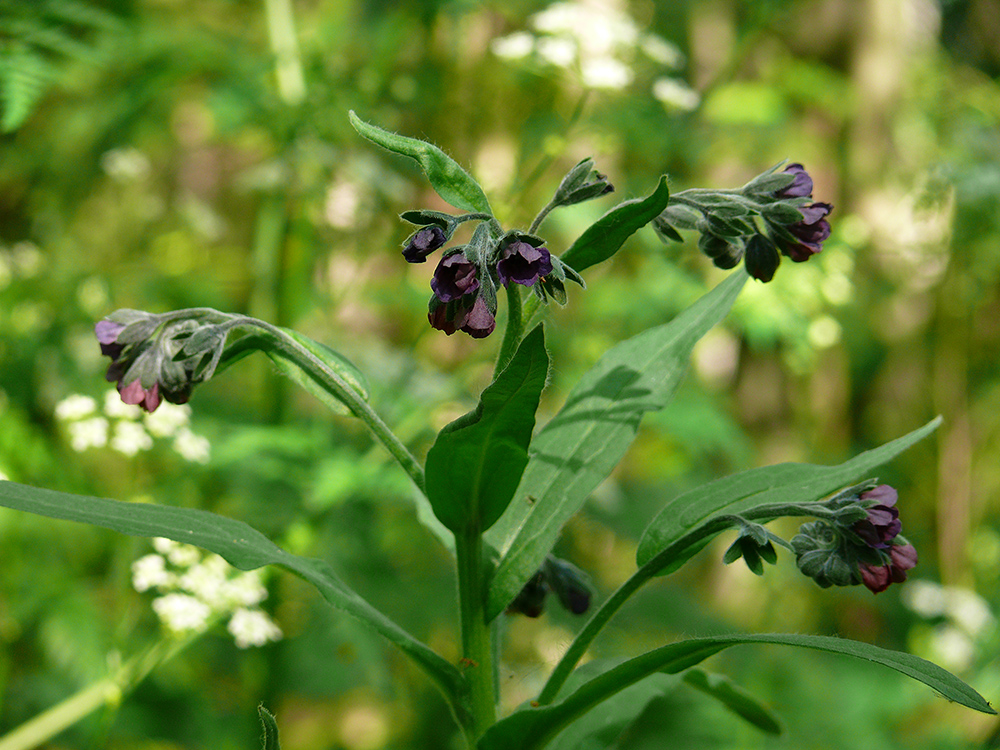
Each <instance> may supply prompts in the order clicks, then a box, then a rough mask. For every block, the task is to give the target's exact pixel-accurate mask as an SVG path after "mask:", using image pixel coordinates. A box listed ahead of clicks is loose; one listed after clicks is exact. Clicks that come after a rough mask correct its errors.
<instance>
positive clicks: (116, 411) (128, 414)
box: [104, 388, 162, 419]
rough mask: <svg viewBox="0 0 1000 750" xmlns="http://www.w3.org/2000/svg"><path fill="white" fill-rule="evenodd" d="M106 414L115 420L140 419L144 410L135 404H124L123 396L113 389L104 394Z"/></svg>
mask: <svg viewBox="0 0 1000 750" xmlns="http://www.w3.org/2000/svg"><path fill="white" fill-rule="evenodd" d="M161 406H162V404H161ZM104 413H105V414H107V415H108V416H109V417H112V418H113V419H138V418H139V417H140V416H142V409H140V408H139V407H138V406H136V405H135V404H126V403H123V402H122V398H121V395H119V393H118V391H117V390H116V389H114V388H112V389H111V390H110V391H108V392H107V393H105V394H104Z"/></svg>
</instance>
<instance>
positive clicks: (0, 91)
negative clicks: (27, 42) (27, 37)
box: [0, 49, 55, 133]
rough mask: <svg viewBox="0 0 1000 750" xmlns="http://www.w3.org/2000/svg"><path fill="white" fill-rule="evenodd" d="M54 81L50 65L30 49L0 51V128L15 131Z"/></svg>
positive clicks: (8, 131) (6, 131)
mask: <svg viewBox="0 0 1000 750" xmlns="http://www.w3.org/2000/svg"><path fill="white" fill-rule="evenodd" d="M53 80H55V71H54V70H53V68H52V65H51V64H50V63H49V62H48V61H47V60H46V59H45V58H44V57H42V56H41V55H39V54H38V53H36V52H34V51H32V50H30V49H21V50H14V49H7V50H0V104H2V105H3V115H2V116H0V130H2V131H3V132H5V133H10V132H12V131H14V130H17V128H19V127H20V126H21V124H22V123H23V122H24V121H25V120H26V119H27V118H28V116H29V115H30V114H31V112H32V110H34V108H35V105H37V104H38V102H39V100H40V99H41V98H42V95H43V94H44V93H45V90H46V89H47V88H48V87H49V86H50V85H51V84H52V82H53Z"/></svg>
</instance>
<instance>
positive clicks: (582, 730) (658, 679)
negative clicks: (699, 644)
mask: <svg viewBox="0 0 1000 750" xmlns="http://www.w3.org/2000/svg"><path fill="white" fill-rule="evenodd" d="M622 661H624V660H623V659H616V660H609V659H604V660H598V661H592V662H588V663H587V664H585V665H583V666H582V667H580V668H579V669H578V670H576V672H574V673H573V675H572V677H571V678H570V681H569V682H567V683H566V685H567V688H571V687H573V686H574V680H575V681H576V682H578V683H579V684H583V683H584V682H586V681H588V680H589V679H592V678H593V677H596V676H597V675H598V674H600V673H601V672H605V671H607V670H609V669H611V668H613V667H614V666H617V665H618V664H620V663H621V662H622ZM680 682H681V680H680V678H679V677H678V676H677V675H670V674H652V675H650V676H649V677H647V678H646V679H644V680H639V681H638V682H637V683H635V684H634V685H630V686H629V687H627V688H625V689H624V690H622V691H621V692H620V693H618V694H617V695H614V696H612V697H611V698H609V699H608V700H606V701H604V703H602V704H601V709H600V711H588V712H587V713H585V714H584V715H583V716H580V717H579V718H577V719H576V721H574V722H573V723H572V724H570V725H569V726H568V727H566V729H565V730H564V731H562V732H560V733H559V735H558V736H557V737H556V738H555V740H553V742H552V744H551V745H550V750H607V748H610V747H619V745H618V744H617V740H619V738H620V737H621V735H622V734H623V733H624V732H625V731H626V730H627V729H628V728H629V727H630V726H631V725H632V723H633V722H635V720H636V719H637V718H639V716H640V715H641V714H642V713H643V712H644V711H645V710H646V709H647V708H648V707H649V705H650V703H652V702H653V701H654V700H656V699H657V698H662V697H663V696H665V695H668V694H670V693H671V692H673V691H674V690H675V689H676V688H677V686H678V685H679V684H680Z"/></svg>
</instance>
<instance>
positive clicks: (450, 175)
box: [349, 111, 493, 214]
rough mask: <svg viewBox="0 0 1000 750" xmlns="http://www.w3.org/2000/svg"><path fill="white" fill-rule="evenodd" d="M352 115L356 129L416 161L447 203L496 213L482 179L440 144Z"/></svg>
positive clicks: (389, 148) (486, 212)
mask: <svg viewBox="0 0 1000 750" xmlns="http://www.w3.org/2000/svg"><path fill="white" fill-rule="evenodd" d="M349 117H350V118H351V125H353V126H354V129H355V130H357V131H358V132H359V133H360V134H361V135H363V136H364V137H365V138H367V139H368V140H370V141H371V142H372V143H377V144H378V145H379V146H381V147H382V148H384V149H388V150H389V151H392V152H393V153H396V154H400V155H402V156H408V157H410V158H411V159H413V160H414V161H416V162H417V163H418V164H419V165H420V167H421V168H422V169H423V170H424V173H425V174H426V175H427V179H428V180H430V183H431V187H433V188H434V190H436V191H437V194H438V195H440V196H441V197H442V198H444V199H445V200H446V201H448V203H450V204H451V205H453V206H457V207H458V208H462V209H465V210H466V211H477V212H480V213H484V214H492V213H493V211H492V209H491V208H490V202H489V201H488V200H487V199H486V193H484V192H483V189H482V187H480V185H479V183H478V182H476V181H475V180H474V179H472V176H471V175H470V174H469V173H468V172H466V171H465V170H464V169H462V167H461V166H459V164H458V162H456V161H455V160H454V159H452V158H451V157H450V156H448V155H447V154H446V153H445V152H444V151H442V150H441V149H439V148H438V147H437V146H433V145H431V144H430V143H427V142H426V141H421V140H418V139H416V138H407V137H406V136H402V135H396V134H395V133H390V132H389V131H388V130H383V129H382V128H380V127H378V126H376V125H371V124H370V123H367V122H365V121H364V120H362V119H361V118H359V117H358V116H357V115H356V114H354V112H353V111H351V112H350V113H349Z"/></svg>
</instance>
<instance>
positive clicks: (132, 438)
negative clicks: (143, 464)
mask: <svg viewBox="0 0 1000 750" xmlns="http://www.w3.org/2000/svg"><path fill="white" fill-rule="evenodd" d="M111 447H112V448H114V449H115V450H116V451H118V452H119V453H124V454H125V455H126V456H134V455H135V454H136V453H138V452H139V451H148V450H149V449H150V448H152V447H153V438H151V437H150V436H149V433H148V432H146V430H145V428H144V427H143V426H142V425H141V424H139V423H138V422H119V423H118V424H116V425H115V433H114V435H113V436H112V438H111Z"/></svg>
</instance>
